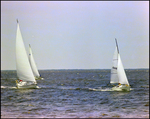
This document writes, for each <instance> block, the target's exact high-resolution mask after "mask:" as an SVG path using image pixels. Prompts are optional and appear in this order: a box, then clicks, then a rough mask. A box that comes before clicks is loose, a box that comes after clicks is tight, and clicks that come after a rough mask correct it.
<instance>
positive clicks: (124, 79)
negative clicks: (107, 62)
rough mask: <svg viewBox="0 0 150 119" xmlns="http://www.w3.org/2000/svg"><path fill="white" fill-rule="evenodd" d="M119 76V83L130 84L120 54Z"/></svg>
mask: <svg viewBox="0 0 150 119" xmlns="http://www.w3.org/2000/svg"><path fill="white" fill-rule="evenodd" d="M117 73H118V77H119V83H120V84H127V85H129V82H128V79H127V77H126V74H125V71H124V68H123V64H122V61H121V58H120V54H118V69H117Z"/></svg>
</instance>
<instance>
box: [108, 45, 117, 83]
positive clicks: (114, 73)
mask: <svg viewBox="0 0 150 119" xmlns="http://www.w3.org/2000/svg"><path fill="white" fill-rule="evenodd" d="M117 67H118V51H117V47H116V49H115V52H114V55H113V65H112V68H111V79H110V83H119V79H118V74H117Z"/></svg>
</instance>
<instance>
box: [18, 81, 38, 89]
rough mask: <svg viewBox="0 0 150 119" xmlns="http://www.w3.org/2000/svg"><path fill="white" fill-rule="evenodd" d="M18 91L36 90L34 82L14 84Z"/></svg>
mask: <svg viewBox="0 0 150 119" xmlns="http://www.w3.org/2000/svg"><path fill="white" fill-rule="evenodd" d="M16 86H17V88H18V89H34V88H37V87H38V86H37V84H36V83H34V82H19V83H16Z"/></svg>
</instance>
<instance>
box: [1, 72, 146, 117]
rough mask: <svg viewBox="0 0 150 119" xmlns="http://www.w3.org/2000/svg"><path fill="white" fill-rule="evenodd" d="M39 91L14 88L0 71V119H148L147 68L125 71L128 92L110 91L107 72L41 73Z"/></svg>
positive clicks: (13, 74)
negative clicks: (28, 118)
mask: <svg viewBox="0 0 150 119" xmlns="http://www.w3.org/2000/svg"><path fill="white" fill-rule="evenodd" d="M40 74H41V75H42V77H44V80H37V83H38V86H39V87H40V88H39V89H24V90H21V89H16V88H15V86H16V84H15V80H16V71H1V117H2V118H3V117H15V118H22V117H30V118H32V117H33V118H35V117H45V118H58V117H62V118H65V117H69V118H108V117H111V118H112V117H115V118H116V117H120V118H122V117H126V118H127V117H132V118H148V117H149V69H132V70H131V69H130V70H126V74H127V77H128V80H129V83H130V85H131V87H132V90H131V91H130V92H115V91H111V90H110V89H111V86H110V84H109V81H110V70H41V71H40Z"/></svg>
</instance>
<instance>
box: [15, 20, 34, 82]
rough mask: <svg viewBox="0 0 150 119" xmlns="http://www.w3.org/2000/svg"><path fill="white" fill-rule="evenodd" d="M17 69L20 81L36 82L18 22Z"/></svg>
mask: <svg viewBox="0 0 150 119" xmlns="http://www.w3.org/2000/svg"><path fill="white" fill-rule="evenodd" d="M16 69H17V76H18V78H19V79H20V80H23V81H34V82H36V80H35V78H34V75H33V72H32V69H31V66H30V63H29V60H28V56H27V53H26V50H25V46H24V42H23V39H22V35H21V31H20V28H19V23H18V21H17V34H16Z"/></svg>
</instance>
